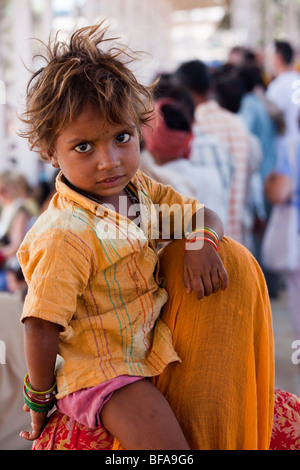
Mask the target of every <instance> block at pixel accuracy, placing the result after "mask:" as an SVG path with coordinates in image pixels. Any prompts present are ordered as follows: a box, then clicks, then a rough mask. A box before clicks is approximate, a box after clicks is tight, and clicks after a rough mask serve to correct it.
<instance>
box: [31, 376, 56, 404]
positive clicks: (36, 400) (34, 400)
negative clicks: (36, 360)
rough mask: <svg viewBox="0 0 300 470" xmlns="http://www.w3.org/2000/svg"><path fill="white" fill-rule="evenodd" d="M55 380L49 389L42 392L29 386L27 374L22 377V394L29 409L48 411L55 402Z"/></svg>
mask: <svg viewBox="0 0 300 470" xmlns="http://www.w3.org/2000/svg"><path fill="white" fill-rule="evenodd" d="M55 394H56V382H54V384H53V385H52V387H51V388H50V389H49V390H45V391H44V392H40V391H36V390H33V389H32V388H31V384H30V382H29V377H28V374H26V375H25V378H24V387H23V396H24V401H25V404H26V405H27V406H28V408H29V409H30V410H33V411H35V412H37V413H47V412H48V411H50V410H51V409H52V408H53V406H54V403H55Z"/></svg>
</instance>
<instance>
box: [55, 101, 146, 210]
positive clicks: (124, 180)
mask: <svg viewBox="0 0 300 470" xmlns="http://www.w3.org/2000/svg"><path fill="white" fill-rule="evenodd" d="M48 158H49V160H50V161H51V163H52V165H53V166H55V167H56V168H60V169H61V171H62V173H63V174H64V176H65V177H66V178H67V179H68V181H70V183H72V184H73V185H74V186H77V187H78V188H79V189H82V190H83V191H86V192H88V193H89V194H91V195H94V196H98V197H99V198H100V199H101V200H103V202H110V201H111V200H112V199H113V198H114V197H115V196H117V195H119V194H120V193H121V192H122V190H123V189H124V187H125V186H126V185H127V184H128V182H129V181H130V180H131V179H132V178H133V176H134V175H135V173H136V171H137V169H138V167H139V162H140V147H139V137H138V132H137V129H136V126H135V125H134V124H133V123H128V125H122V124H109V123H107V122H106V121H104V119H103V118H102V117H101V116H100V115H99V114H97V113H96V112H95V109H94V108H93V107H92V106H90V105H88V106H87V107H86V108H84V109H83V111H82V112H81V114H79V116H78V117H77V118H76V119H75V120H74V121H73V122H72V124H70V125H69V126H68V127H66V128H64V129H63V130H62V131H61V132H60V134H59V135H58V138H57V140H56V144H55V149H54V152H53V153H51V154H50V153H49V154H48Z"/></svg>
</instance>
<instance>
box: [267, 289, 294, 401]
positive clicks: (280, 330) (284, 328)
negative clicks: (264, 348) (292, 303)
mask: <svg viewBox="0 0 300 470" xmlns="http://www.w3.org/2000/svg"><path fill="white" fill-rule="evenodd" d="M271 306H272V314H273V329H274V341H275V386H276V387H278V388H280V389H282V390H287V391H289V392H291V393H294V394H296V395H298V396H300V364H298V365H296V364H294V363H293V360H292V359H293V358H292V355H293V353H294V356H295V353H296V351H297V350H299V347H298V349H296V348H295V347H294V348H293V347H292V344H293V341H294V338H293V335H292V327H291V323H290V318H289V312H288V308H287V299H286V293H285V291H283V292H282V293H281V295H280V298H279V299H276V300H274V299H272V300H271ZM294 362H295V361H294Z"/></svg>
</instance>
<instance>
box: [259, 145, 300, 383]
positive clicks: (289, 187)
mask: <svg viewBox="0 0 300 470" xmlns="http://www.w3.org/2000/svg"><path fill="white" fill-rule="evenodd" d="M292 148H293V147H291V145H290V141H289V139H288V140H286V141H284V140H282V141H281V145H280V147H279V149H280V150H279V154H278V163H277V165H276V168H275V170H274V171H273V172H272V173H270V175H269V176H268V177H267V178H266V181H265V194H266V198H267V199H268V200H269V201H270V202H271V203H272V204H282V203H284V202H289V201H290V200H291V198H292V196H293V199H295V200H296V204H297V207H298V215H299V237H298V250H297V252H298V257H299V262H298V268H297V269H296V270H295V271H293V272H290V273H287V274H285V279H286V287H287V292H288V304H289V309H290V312H291V320H292V326H293V334H294V339H295V340H297V341H300V311H299V304H300V143H299V141H298V143H297V144H295V145H294V148H295V149H296V162H297V174H295V169H294V168H292V164H291V158H290V156H289V152H290V151H292ZM293 181H296V182H297V184H296V188H295V189H293V183H292V182H293ZM293 190H294V191H295V194H293V193H292V192H293ZM289 248H290V249H291V250H293V249H294V247H293V246H291V247H289ZM299 369H300V366H299ZM299 378H300V376H299Z"/></svg>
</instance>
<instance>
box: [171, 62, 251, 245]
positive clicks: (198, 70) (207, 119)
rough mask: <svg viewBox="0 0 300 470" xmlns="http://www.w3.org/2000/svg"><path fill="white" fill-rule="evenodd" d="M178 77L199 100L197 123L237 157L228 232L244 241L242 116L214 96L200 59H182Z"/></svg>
mask: <svg viewBox="0 0 300 470" xmlns="http://www.w3.org/2000/svg"><path fill="white" fill-rule="evenodd" d="M174 77H175V79H176V81H177V82H178V83H179V84H180V85H181V86H183V87H185V88H186V89H187V90H189V92H190V93H191V95H192V97H193V99H194V103H195V123H196V125H197V126H198V127H199V128H200V130H201V131H202V132H204V133H206V134H210V135H214V136H217V137H218V139H219V140H220V141H221V142H223V143H225V144H226V145H227V148H228V150H229V152H230V154H231V155H232V157H233V162H232V165H233V172H234V175H233V181H232V185H231V194H230V201H229V216H228V223H227V230H226V235H228V236H229V237H231V238H233V239H234V240H236V241H238V242H240V243H243V242H244V237H243V215H244V208H245V204H246V197H247V189H246V188H247V184H246V183H247V178H248V167H249V146H250V141H249V135H248V132H247V129H246V126H245V125H244V123H243V121H242V120H241V118H240V117H238V116H236V115H235V114H234V113H232V112H231V111H228V110H227V109H224V108H223V107H221V106H220V105H219V103H218V102H217V101H216V100H215V99H214V97H213V96H212V76H211V74H210V72H209V69H208V68H207V66H206V65H205V64H204V63H203V62H201V61H200V60H192V61H188V62H185V63H182V64H181V65H180V66H179V67H178V69H177V70H176V71H175V74H174Z"/></svg>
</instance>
